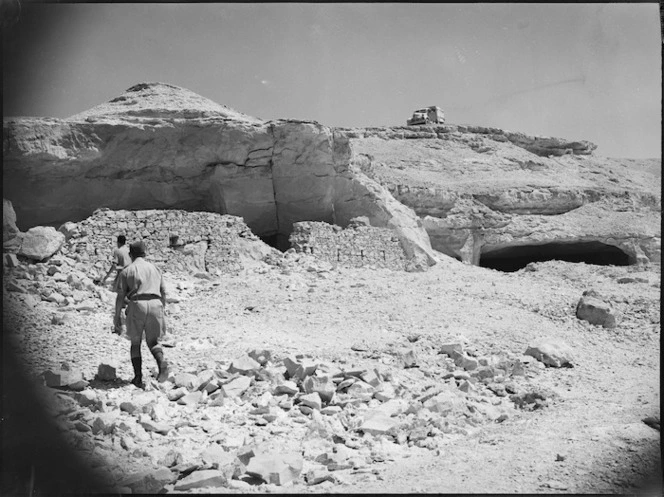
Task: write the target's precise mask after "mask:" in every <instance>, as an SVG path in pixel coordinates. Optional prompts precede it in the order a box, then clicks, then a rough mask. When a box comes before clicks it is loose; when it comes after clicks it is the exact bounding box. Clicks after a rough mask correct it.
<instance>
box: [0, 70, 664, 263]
mask: <svg viewBox="0 0 664 497" xmlns="http://www.w3.org/2000/svg"><path fill="white" fill-rule="evenodd" d="M595 148H596V147H595V145H594V144H592V143H590V142H587V141H583V140H565V139H559V138H549V137H534V136H528V135H525V134H523V133H515V132H510V131H505V130H500V129H495V128H484V127H478V126H459V125H441V126H426V127H424V126H421V127H415V126H411V127H404V126H399V127H393V128H366V129H364V128H362V129H341V128H336V129H335V128H329V127H326V126H323V125H320V124H318V123H316V122H303V121H293V120H277V121H269V122H265V121H262V120H260V119H257V118H254V117H250V116H247V115H244V114H241V113H240V112H237V111H235V110H233V109H230V108H228V107H225V106H223V105H220V104H217V103H214V102H211V101H210V100H207V99H205V98H203V97H201V96H199V95H196V94H195V93H192V92H190V91H188V90H184V89H182V88H178V87H174V86H172V85H166V84H162V83H142V84H139V85H136V86H134V87H132V88H130V89H129V90H127V92H125V93H124V94H123V95H120V96H119V97H117V98H114V99H113V100H111V101H110V102H107V103H104V104H102V105H100V106H98V107H95V108H93V109H90V110H88V111H85V112H82V113H80V114H77V115H75V116H72V117H71V118H68V119H50V118H43V119H37V118H14V119H5V120H4V124H3V158H4V171H3V172H4V180H3V196H4V198H6V199H8V200H10V201H12V203H13V205H14V208H15V210H16V214H17V224H18V228H20V229H22V230H26V229H27V228H29V227H32V226H35V225H59V224H61V223H64V222H66V221H80V220H82V219H85V218H87V217H88V216H90V215H91V214H92V213H93V212H94V211H95V210H96V209H98V208H100V207H105V208H110V209H128V210H140V209H183V210H188V211H210V212H216V213H220V214H230V215H235V216H241V217H242V218H244V220H245V222H246V223H247V225H248V226H249V227H250V228H251V229H252V231H253V232H254V233H256V234H257V235H259V236H261V237H262V238H263V239H265V240H268V241H271V243H273V244H274V245H276V246H280V247H282V248H283V247H285V246H286V245H287V243H288V242H287V240H288V236H289V235H290V233H291V230H292V225H293V223H295V222H298V221H325V222H327V223H330V224H337V225H340V226H346V225H348V223H349V222H350V220H351V219H352V218H354V217H357V216H366V217H368V218H369V221H370V223H371V225H372V226H376V227H387V228H391V229H394V230H395V232H396V234H397V235H398V236H399V239H400V241H401V244H402V246H403V248H404V251H405V253H406V255H407V257H408V258H409V259H410V260H411V267H425V266H426V265H429V264H432V263H434V262H435V257H436V252H435V251H434V250H432V246H433V249H435V250H437V251H439V252H442V253H444V254H447V255H450V256H453V257H456V258H458V259H461V260H464V261H466V262H469V263H474V264H477V263H479V262H480V260H481V258H482V257H483V256H485V255H487V254H491V253H492V252H493V253H494V254H496V253H499V252H500V251H502V250H504V249H506V248H510V247H517V246H520V247H524V246H535V245H538V246H543V245H545V244H549V243H563V244H570V243H577V242H588V243H591V242H593V243H594V242H598V243H602V244H606V245H610V246H613V247H618V248H620V249H621V250H623V251H624V252H625V253H626V254H627V255H628V256H629V258H630V262H636V261H639V260H641V261H644V262H645V261H659V260H660V239H661V232H660V219H661V195H660V193H659V189H660V183H661V170H660V169H661V161H659V160H657V161H655V160H652V161H636V160H628V159H624V160H619V159H608V158H602V157H598V156H595V155H594V154H593V151H594V150H595Z"/></svg>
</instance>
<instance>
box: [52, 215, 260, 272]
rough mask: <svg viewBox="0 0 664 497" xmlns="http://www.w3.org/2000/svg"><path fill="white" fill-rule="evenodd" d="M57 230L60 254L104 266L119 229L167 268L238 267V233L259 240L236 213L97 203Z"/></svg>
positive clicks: (234, 269)
mask: <svg viewBox="0 0 664 497" xmlns="http://www.w3.org/2000/svg"><path fill="white" fill-rule="evenodd" d="M60 231H62V232H63V233H64V234H65V236H66V237H67V241H66V243H65V246H64V247H63V252H64V253H65V254H67V255H70V256H77V255H78V257H79V258H80V259H81V260H85V261H89V262H90V263H91V264H93V265H95V266H97V267H101V266H106V267H108V265H109V261H110V259H111V253H112V250H113V248H114V247H115V246H116V240H117V237H118V235H125V236H126V237H127V243H128V244H129V243H132V242H135V241H139V240H142V241H143V242H144V243H145V245H146V251H147V256H146V259H147V260H149V261H151V262H154V263H155V264H156V265H157V266H158V267H160V268H161V269H163V270H168V271H170V272H192V271H193V272H199V271H200V272H203V271H208V272H211V273H215V274H221V273H234V272H237V271H239V270H241V269H242V264H241V261H240V257H239V253H238V250H237V248H236V241H237V240H238V238H243V239H245V240H249V241H256V242H259V243H261V242H260V239H259V238H258V237H257V236H256V235H254V234H253V233H252V232H251V230H250V229H249V228H248V227H247V225H246V224H245V223H244V221H243V220H242V218H240V217H237V216H230V215H221V214H216V213H211V212H187V211H182V210H140V211H127V210H120V211H113V210H109V209H99V210H97V211H95V212H94V214H93V215H92V216H91V217H89V218H87V219H85V220H83V221H81V222H79V223H66V224H64V225H63V226H61V227H60Z"/></svg>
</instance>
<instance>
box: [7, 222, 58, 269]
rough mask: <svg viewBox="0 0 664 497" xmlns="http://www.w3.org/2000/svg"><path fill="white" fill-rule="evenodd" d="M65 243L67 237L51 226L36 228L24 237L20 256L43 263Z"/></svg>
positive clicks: (31, 229) (19, 252)
mask: <svg viewBox="0 0 664 497" xmlns="http://www.w3.org/2000/svg"><path fill="white" fill-rule="evenodd" d="M64 242H65V236H64V235H63V234H62V233H60V232H59V231H56V230H55V228H53V227H51V226H35V227H34V228H30V229H29V230H28V231H27V232H26V233H25V234H24V237H23V242H22V243H21V248H20V249H19V251H18V254H19V255H22V256H24V257H28V258H30V259H32V260H35V261H43V260H44V259H48V258H49V257H51V256H52V255H53V254H55V253H56V252H57V251H58V250H60V248H61V247H62V245H63V244H64Z"/></svg>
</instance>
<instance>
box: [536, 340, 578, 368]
mask: <svg viewBox="0 0 664 497" xmlns="http://www.w3.org/2000/svg"><path fill="white" fill-rule="evenodd" d="M525 354H526V355H528V356H531V357H534V358H535V359H537V360H538V361H540V362H543V363H544V364H546V365H547V366H553V367H555V368H560V367H563V366H571V365H572V355H573V351H572V349H571V347H569V346H568V345H566V344H565V343H564V342H561V341H558V340H540V341H538V342H535V343H533V344H531V345H529V346H528V348H527V349H526V352H525Z"/></svg>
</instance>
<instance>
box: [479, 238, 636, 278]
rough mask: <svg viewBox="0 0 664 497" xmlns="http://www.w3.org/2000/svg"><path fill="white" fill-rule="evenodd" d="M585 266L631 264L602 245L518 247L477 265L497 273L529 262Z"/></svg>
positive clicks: (491, 255) (486, 256)
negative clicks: (564, 262)
mask: <svg viewBox="0 0 664 497" xmlns="http://www.w3.org/2000/svg"><path fill="white" fill-rule="evenodd" d="M551 260H558V261H567V262H584V263H586V264H595V265H599V266H628V265H630V264H632V263H633V261H632V260H631V259H630V256H629V255H628V254H626V253H625V252H623V251H622V250H621V249H619V248H617V247H614V246H612V245H607V244H605V243H601V242H579V243H574V242H571V243H570V242H568V243H545V244H541V245H520V246H515V247H506V248H501V249H498V250H492V251H489V252H485V253H482V254H481V255H480V261H479V265H480V266H481V267H486V268H490V269H496V270H498V271H505V272H513V271H518V270H519V269H523V268H524V267H526V266H527V265H528V264H530V263H531V262H544V261H551Z"/></svg>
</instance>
